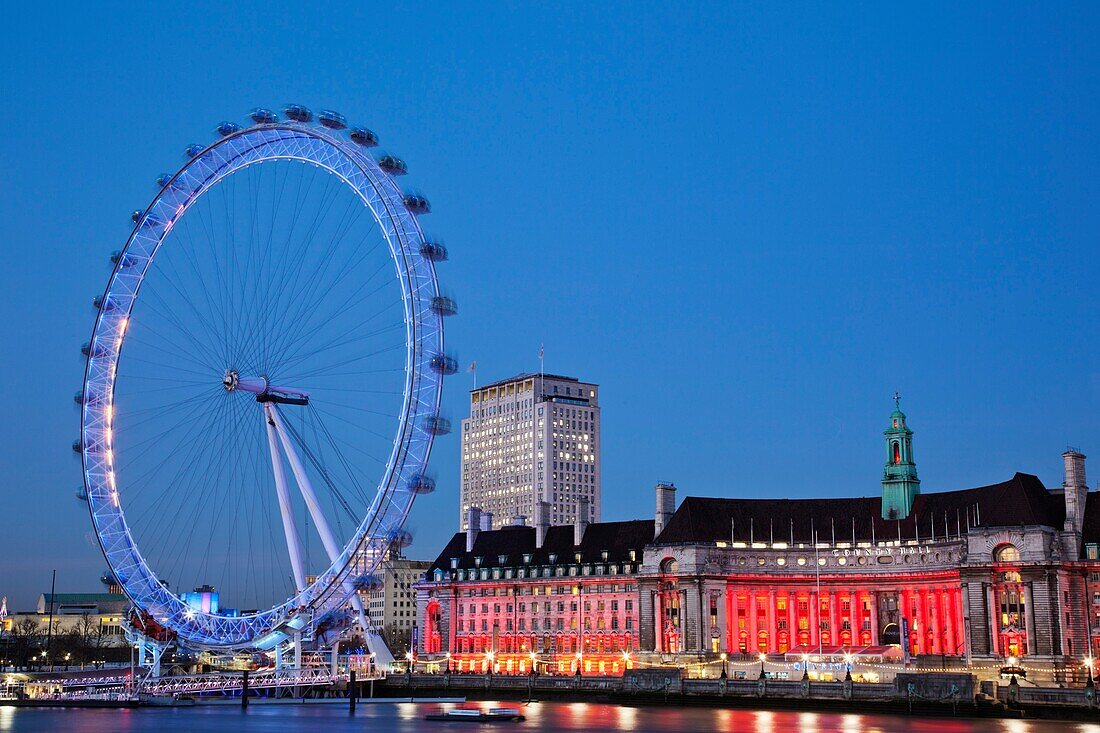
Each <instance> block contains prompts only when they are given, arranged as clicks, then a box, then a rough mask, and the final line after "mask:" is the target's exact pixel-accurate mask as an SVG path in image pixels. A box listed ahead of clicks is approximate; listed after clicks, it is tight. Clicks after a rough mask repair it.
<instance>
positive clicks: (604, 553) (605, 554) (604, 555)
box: [600, 550, 607, 562]
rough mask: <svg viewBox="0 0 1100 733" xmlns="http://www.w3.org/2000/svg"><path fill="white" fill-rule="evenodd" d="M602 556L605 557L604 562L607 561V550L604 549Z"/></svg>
mask: <svg viewBox="0 0 1100 733" xmlns="http://www.w3.org/2000/svg"><path fill="white" fill-rule="evenodd" d="M600 557H601V558H603V561H604V562H607V550H604V551H603V552H601V553H600Z"/></svg>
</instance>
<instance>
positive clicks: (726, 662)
mask: <svg viewBox="0 0 1100 733" xmlns="http://www.w3.org/2000/svg"><path fill="white" fill-rule="evenodd" d="M721 659H722V679H726V678H727V677H729V671H728V670H727V668H728V667H729V656H728V655H727V654H726V653H725V652H722V655H721Z"/></svg>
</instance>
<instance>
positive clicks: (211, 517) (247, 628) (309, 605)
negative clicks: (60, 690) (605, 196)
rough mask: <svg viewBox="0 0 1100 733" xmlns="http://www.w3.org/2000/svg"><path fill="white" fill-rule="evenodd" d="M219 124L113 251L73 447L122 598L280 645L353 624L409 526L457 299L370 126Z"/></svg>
mask: <svg viewBox="0 0 1100 733" xmlns="http://www.w3.org/2000/svg"><path fill="white" fill-rule="evenodd" d="M217 134H218V139H216V140H215V141H214V142H212V143H210V144H208V145H192V146H190V147H188V148H187V149H186V162H185V163H184V164H183V165H182V167H180V168H179V170H177V171H176V172H175V173H171V174H165V175H163V176H161V177H159V178H158V179H157V180H156V193H155V195H154V196H153V198H152V201H151V202H150V203H149V205H148V206H146V207H145V208H143V209H141V210H139V211H135V212H134V213H133V215H132V217H131V218H132V221H133V229H132V231H131V233H130V235H129V238H128V239H127V240H126V244H125V246H124V247H123V248H122V249H121V250H119V251H117V252H115V253H114V254H113V255H112V256H111V261H112V263H113V270H112V272H111V276H110V279H109V280H108V282H107V286H106V289H105V290H104V292H103V294H102V295H100V296H98V297H96V298H95V299H94V306H95V309H96V317H95V326H94V329H93V331H92V337H91V340H90V341H89V342H88V343H86V344H85V345H84V347H83V349H82V351H83V353H84V355H85V357H86V367H85V376H84V385H83V389H82V390H81V391H80V392H79V393H78V394H77V396H76V399H77V402H78V403H79V404H80V406H81V433H80V439H79V440H78V441H77V442H75V443H74V445H73V448H74V450H76V451H78V452H79V453H80V454H81V457H82V466H83V475H84V488H83V491H82V498H85V499H86V500H87V503H88V508H89V510H90V513H91V518H92V524H93V526H94V529H95V532H96V534H97V536H98V539H99V544H100V546H101V548H102V550H103V554H104V556H105V557H106V559H107V562H108V564H109V565H110V568H111V571H112V572H113V573H114V575H115V577H117V579H118V582H119V584H120V585H121V586H122V588H123V589H124V591H125V593H126V594H127V595H128V596H129V597H130V599H131V600H132V601H133V603H134V604H135V606H136V607H137V608H138V609H140V610H141V611H142V612H143V613H144V614H147V615H148V617H151V618H152V619H154V620H155V622H156V623H157V624H159V625H160V626H162V627H164V628H165V629H168V630H169V631H170V632H173V633H174V634H175V635H177V636H178V638H179V640H180V641H181V643H184V644H185V645H187V646H189V647H191V648H199V649H201V648H211V649H219V648H221V649H232V648H246V647H251V648H261V649H262V648H273V647H274V646H276V645H278V644H279V643H281V642H282V641H283V640H285V639H287V638H289V637H291V636H294V635H297V636H298V638H301V636H302V635H303V634H305V635H308V634H310V633H311V632H312V630H313V629H314V628H316V626H317V624H318V623H319V619H322V618H324V617H325V616H326V614H329V615H331V614H332V613H333V612H334V611H336V610H338V609H341V608H346V607H347V604H348V603H349V602H350V603H351V604H353V605H354V606H356V608H357V609H358V611H359V616H360V618H362V608H361V606H360V605H359V597H358V593H357V592H356V591H358V590H361V589H363V588H365V587H369V586H370V585H371V584H373V583H376V582H377V577H376V572H377V570H378V568H379V565H380V563H381V562H382V559H383V556H384V555H385V554H386V552H387V551H389V550H390V548H392V547H393V546H394V545H396V546H402V545H407V544H408V543H409V542H410V541H411V536H410V534H409V533H408V531H407V530H405V529H404V528H403V525H404V522H405V519H406V517H407V515H408V512H409V508H410V506H411V504H412V502H413V499H414V498H415V497H416V496H417V495H419V494H425V493H428V492H430V491H432V490H433V489H434V486H435V484H434V481H433V480H432V479H431V477H430V476H429V475H428V473H427V472H426V467H427V462H428V457H429V454H430V452H431V448H432V441H433V439H434V438H435V436H437V435H441V434H444V433H446V432H448V431H449V429H450V426H449V423H448V421H447V420H446V419H444V418H442V417H441V416H440V414H439V404H440V393H441V389H442V380H443V377H444V376H445V375H448V374H453V373H454V372H455V371H456V362H455V360H454V358H452V357H451V356H448V355H447V354H446V352H445V351H444V344H443V319H444V317H446V316H450V315H453V314H455V313H456V312H457V308H456V306H455V302H454V300H453V299H452V298H450V297H448V296H446V295H444V294H442V293H441V292H440V289H439V285H438V283H437V280H436V265H437V264H438V263H439V262H441V261H443V260H446V259H447V250H446V248H445V247H444V246H443V245H442V244H441V243H439V242H438V241H435V240H433V239H431V238H429V237H427V236H425V234H424V233H423V231H422V229H421V225H420V217H422V216H423V215H425V214H428V213H429V212H430V205H429V203H428V201H427V199H426V198H424V197H423V196H422V195H419V194H416V193H407V192H404V191H403V190H402V189H401V187H399V186H398V184H397V183H396V181H395V179H396V178H397V177H398V176H401V175H403V174H405V173H406V166H405V163H404V162H403V161H402V160H401V159H400V158H397V157H395V156H393V155H377V154H372V152H371V149H372V148H374V147H376V146H377V145H378V138H377V137H376V136H375V134H374V133H373V132H371V131H370V130H368V129H366V128H362V127H354V126H352V127H349V125H348V124H347V122H346V121H345V119H344V118H343V116H341V115H340V114H338V113H335V112H321V113H319V114H316V115H314V114H313V113H312V112H311V111H310V110H309V109H307V108H306V107H303V106H301V105H289V106H287V107H286V109H285V110H284V111H283V113H282V114H281V115H279V114H276V113H274V112H272V111H270V110H267V109H256V110H254V111H253V112H252V114H251V122H250V124H248V125H247V126H241V125H238V124H235V123H232V122H225V123H222V124H221V125H219V126H218V128H217ZM215 589H216V591H215Z"/></svg>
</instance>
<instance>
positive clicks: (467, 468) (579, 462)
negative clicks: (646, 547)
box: [458, 374, 600, 531]
mask: <svg viewBox="0 0 1100 733" xmlns="http://www.w3.org/2000/svg"><path fill="white" fill-rule="evenodd" d="M461 470H462V476H461V487H462V499H461V502H460V505H459V520H458V522H459V528H460V529H461V530H462V531H465V530H466V529H467V521H468V520H467V517H468V510H469V509H471V508H476V509H479V510H481V511H480V517H481V520H480V521H481V522H482V523H483V524H484V528H486V529H497V528H500V527H503V526H505V525H508V524H514V523H515V521H516V517H532V516H533V515H534V513H535V509H536V506H537V505H538V504H539V503H540V502H545V503H547V504H549V513H550V521H551V522H553V523H554V524H565V523H571V522H573V521H574V520H575V519H576V514H577V504H578V501H580V500H582V499H583V500H586V501H587V505H588V517H587V521H590V522H598V521H599V520H600V405H599V386H597V385H595V384H590V383H588V382H581V381H580V380H578V379H575V378H573V377H562V376H558V375H554V374H520V375H518V376H515V377H512V378H511V379H505V380H502V381H500V382H494V383H493V384H488V385H486V386H484V387H478V388H476V389H473V390H470V416H469V417H468V418H466V419H465V420H463V421H462V469H461Z"/></svg>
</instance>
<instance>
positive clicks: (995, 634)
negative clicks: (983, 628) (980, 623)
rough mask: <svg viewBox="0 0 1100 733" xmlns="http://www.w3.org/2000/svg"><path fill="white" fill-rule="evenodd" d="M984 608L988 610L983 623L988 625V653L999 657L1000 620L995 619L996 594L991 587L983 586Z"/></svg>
mask: <svg viewBox="0 0 1100 733" xmlns="http://www.w3.org/2000/svg"><path fill="white" fill-rule="evenodd" d="M985 597H986V608H988V609H989V613H988V614H986V618H985V622H986V623H987V624H989V651H990V653H991V654H992V655H993V656H995V657H996V656H999V655H1000V653H1001V632H1000V627H1001V625H1000V619H998V618H997V616H998V615H999V614H998V613H997V593H996V591H995V590H994V588H993V586H991V585H987V586H985Z"/></svg>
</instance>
